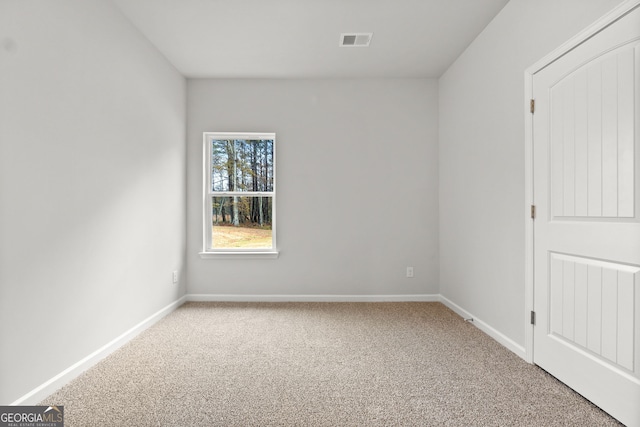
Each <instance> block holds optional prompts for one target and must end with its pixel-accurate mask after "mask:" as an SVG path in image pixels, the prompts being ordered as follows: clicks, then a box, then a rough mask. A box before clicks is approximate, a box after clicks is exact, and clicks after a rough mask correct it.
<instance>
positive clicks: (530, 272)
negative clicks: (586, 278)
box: [524, 0, 640, 363]
mask: <svg viewBox="0 0 640 427" xmlns="http://www.w3.org/2000/svg"><path fill="white" fill-rule="evenodd" d="M637 7H640V0H625V1H623V2H622V3H621V4H619V5H618V6H617V7H615V8H614V9H612V10H611V11H610V12H609V13H607V14H606V15H604V16H602V17H601V18H600V19H598V20H597V21H596V22H594V23H593V24H591V25H590V26H588V27H587V28H585V29H584V30H582V31H581V32H580V33H578V34H577V35H576V36H574V37H572V38H571V39H569V41H567V42H566V43H564V44H562V45H561V46H560V47H558V48H557V49H555V50H553V51H552V52H551V53H549V54H548V55H546V56H544V57H543V58H542V59H540V60H539V61H537V62H536V63H535V64H533V65H532V66H530V67H529V68H527V69H526V70H525V72H524V103H525V106H524V112H525V119H524V129H525V140H524V145H525V149H524V153H525V154H524V156H525V215H524V218H525V251H524V252H525V293H524V295H525V316H524V317H525V319H524V321H525V360H526V361H527V362H529V363H534V360H533V345H534V342H533V325H532V324H531V317H530V312H531V311H534V286H533V285H534V258H533V257H534V244H535V242H534V234H533V233H534V220H533V219H532V218H531V214H530V213H531V206H532V205H535V200H534V199H533V172H534V170H533V114H532V113H531V110H530V108H531V105H530V100H531V99H533V76H534V75H535V74H536V73H538V72H539V71H541V70H542V69H544V68H545V67H547V66H548V65H550V64H551V63H553V62H555V61H556V60H558V59H560V58H561V57H563V56H564V55H566V54H567V53H569V52H570V51H572V50H573V49H575V48H576V47H578V46H580V45H581V44H582V43H584V42H586V41H587V40H589V39H590V38H591V37H593V36H595V35H596V34H598V33H599V32H600V31H602V30H604V29H605V28H607V27H608V26H610V25H611V24H613V23H614V22H616V21H617V20H619V19H620V18H622V17H623V16H625V15H627V14H628V13H630V12H631V11H633V10H634V9H636V8H637Z"/></svg>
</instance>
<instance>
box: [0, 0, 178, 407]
mask: <svg viewBox="0 0 640 427" xmlns="http://www.w3.org/2000/svg"><path fill="white" fill-rule="evenodd" d="M0 77H1V78H0V404H8V403H10V402H12V401H14V400H16V399H18V398H20V397H21V396H22V395H24V394H25V393H27V392H29V391H31V390H32V389H33V388H35V387H36V386H39V385H40V384H42V383H44V382H45V381H47V380H49V379H50V378H52V377H53V376H54V375H56V374H58V373H60V372H61V371H62V370H64V369H66V368H68V367H70V366H71V365H72V364H74V363H76V362H78V361H79V360H81V359H82V358H84V357H86V356H87V355H89V354H90V353H92V352H93V351H95V350H97V349H98V348H100V347H101V346H103V345H105V344H106V343H107V342H109V341H110V340H112V339H114V338H115V337H117V336H118V335H120V334H122V333H123V332H125V331H126V330H128V329H129V328H131V327H132V326H134V325H136V324H137V323H138V322H140V321H141V320H143V319H145V318H146V317H148V316H150V315H151V314H153V313H155V312H157V311H158V310H159V309H161V308H162V307H164V306H166V305H167V304H169V303H171V302H173V301H175V300H176V299H178V298H179V297H180V296H181V295H183V294H184V292H185V284H181V285H180V286H176V285H174V284H173V283H172V281H171V272H172V270H183V260H184V251H185V241H186V238H185V232H184V223H185V197H186V196H185V188H186V184H185V178H186V172H185V165H186V160H185V121H186V119H185V94H186V82H185V79H184V78H183V77H182V76H180V75H179V73H178V72H176V71H175V69H174V68H173V67H172V66H171V65H169V64H168V62H167V61H166V60H165V59H164V58H163V57H162V56H161V55H159V54H158V53H157V51H156V50H155V49H154V48H153V47H152V46H151V45H150V44H149V43H148V42H147V41H146V39H144V38H143V37H142V36H141V35H139V33H138V32H137V30H135V29H134V28H133V27H132V26H131V25H130V24H129V22H128V21H126V20H125V19H124V17H123V16H122V15H121V14H120V12H119V11H117V10H116V9H115V8H114V6H113V5H112V4H111V2H109V1H101V0H56V1H29V2H27V1H2V2H0Z"/></svg>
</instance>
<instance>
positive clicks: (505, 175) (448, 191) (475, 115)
mask: <svg viewBox="0 0 640 427" xmlns="http://www.w3.org/2000/svg"><path fill="white" fill-rule="evenodd" d="M619 3H620V1H619V0H589V1H584V0H562V1H558V0H536V1H531V0H511V1H510V2H509V3H508V4H507V5H506V6H505V7H504V9H503V10H502V11H501V12H500V13H499V14H498V15H497V16H496V18H495V19H494V20H493V21H492V22H491V23H490V24H489V25H488V26H487V28H485V30H484V31H483V32H482V33H481V34H480V35H479V36H478V37H477V38H476V40H475V41H474V42H473V43H472V44H471V45H470V46H469V47H468V48H467V50H466V51H465V52H464V53H463V54H462V55H461V56H460V57H459V58H458V60H457V61H456V62H455V63H454V64H453V65H452V66H451V67H450V68H449V70H447V72H445V74H444V75H443V76H442V77H441V78H440V80H439V93H440V98H439V103H440V107H439V114H440V126H439V132H440V135H439V145H440V291H441V293H442V295H444V296H445V297H446V298H448V299H450V300H451V301H453V302H454V303H456V304H457V305H459V306H461V307H462V308H463V309H465V310H467V311H468V312H470V313H473V315H474V316H475V317H477V318H478V319H481V320H482V321H484V322H486V323H488V324H489V325H491V326H492V327H493V328H495V329H496V330H498V331H499V332H501V333H503V334H504V335H506V336H507V337H508V338H510V339H511V340H513V341H514V342H516V343H517V344H519V345H522V346H524V322H525V313H524V221H525V216H526V212H525V200H524V179H525V176H524V108H525V98H524V71H525V69H527V68H528V67H529V66H530V65H532V64H533V63H534V62H536V61H537V60H538V59H540V58H542V57H543V56H544V55H546V54H547V53H549V52H551V51H552V50H553V49H555V48H556V47H558V46H560V45H561V44H562V43H564V42H565V41H567V40H568V39H569V38H571V37H572V36H574V35H575V34H576V33H578V32H579V31H580V30H582V29H583V28H584V27H586V26H588V25H589V24H591V23H592V22H593V21H595V20H596V19H598V18H599V17H600V16H602V15H604V14H605V13H606V12H608V11H609V10H610V9H612V8H613V7H615V6H616V5H618V4H619Z"/></svg>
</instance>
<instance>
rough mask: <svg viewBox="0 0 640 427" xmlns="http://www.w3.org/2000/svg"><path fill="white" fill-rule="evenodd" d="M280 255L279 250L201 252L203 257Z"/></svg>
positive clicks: (231, 257) (249, 257) (229, 257)
mask: <svg viewBox="0 0 640 427" xmlns="http://www.w3.org/2000/svg"><path fill="white" fill-rule="evenodd" d="M279 255H280V252H278V251H268V252H267V251H264V252H249V251H247V252H240V251H238V252H235V251H234V252H231V251H229V252H200V258H202V259H276V258H278V256H279Z"/></svg>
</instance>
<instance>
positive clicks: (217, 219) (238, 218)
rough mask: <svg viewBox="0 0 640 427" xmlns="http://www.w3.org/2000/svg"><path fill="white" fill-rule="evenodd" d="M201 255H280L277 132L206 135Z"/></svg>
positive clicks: (206, 256) (213, 133)
mask: <svg viewBox="0 0 640 427" xmlns="http://www.w3.org/2000/svg"><path fill="white" fill-rule="evenodd" d="M203 139H204V236H203V251H202V252H201V256H202V257H205V258H208V257H218V256H221V257H224V256H229V255H238V256H259V257H277V254H278V252H277V249H276V199H275V195H276V176H275V175H276V174H275V171H276V168H275V164H276V162H275V158H276V156H275V153H276V151H275V148H276V135H275V134H274V133H226V132H224V133H221V132H205V133H204V138H203Z"/></svg>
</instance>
